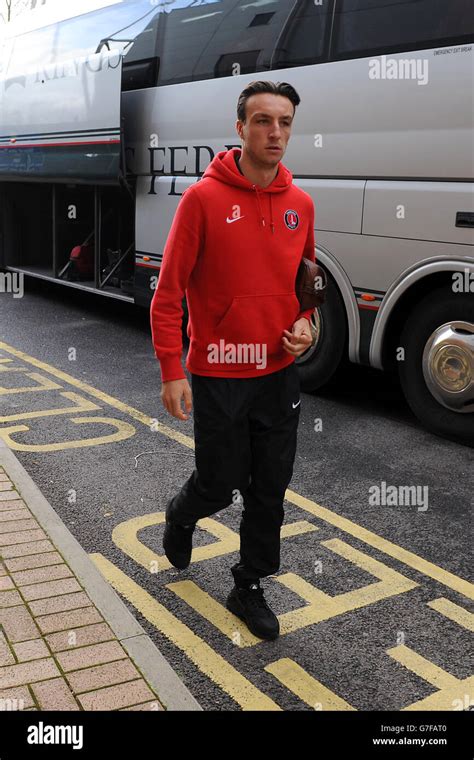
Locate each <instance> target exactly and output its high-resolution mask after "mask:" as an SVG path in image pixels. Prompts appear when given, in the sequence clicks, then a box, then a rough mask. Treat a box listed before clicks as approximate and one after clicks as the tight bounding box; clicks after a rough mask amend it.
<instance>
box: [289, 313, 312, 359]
mask: <svg viewBox="0 0 474 760" xmlns="http://www.w3.org/2000/svg"><path fill="white" fill-rule="evenodd" d="M283 332H284V333H285V335H284V336H283V338H282V343H283V348H284V349H285V351H287V353H289V354H292V355H293V356H300V355H301V354H302V353H304V352H305V351H307V349H308V348H309V346H310V345H311V343H312V341H313V338H312V335H311V328H310V325H309V321H308V320H307V319H306V317H302V318H301V319H297V320H296V322H295V323H294V325H293V328H292V332H289V331H288V330H283Z"/></svg>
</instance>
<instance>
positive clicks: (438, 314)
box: [398, 287, 474, 445]
mask: <svg viewBox="0 0 474 760" xmlns="http://www.w3.org/2000/svg"><path fill="white" fill-rule="evenodd" d="M455 323H458V324H457V325H456V324H455ZM442 325H448V326H447V327H446V328H443V330H441V329H440V328H441V326H442ZM450 325H451V327H450ZM466 326H467V329H466ZM469 326H470V327H469ZM469 333H470V335H471V336H472V337H469ZM452 336H454V337H455V342H456V340H457V339H456V336H459V338H460V339H461V341H462V343H463V344H464V345H465V346H466V348H463V349H462V353H461V356H464V357H465V366H467V367H469V353H470V350H472V348H471V349H470V348H469V343H470V344H471V346H472V341H474V299H473V296H472V294H471V293H454V292H453V291H452V290H451V289H449V288H447V287H444V288H438V289H437V290H435V291H433V292H432V293H430V294H429V295H427V296H425V298H423V299H422V301H420V303H419V304H418V305H417V306H416V307H415V308H414V309H413V311H412V312H411V314H410V315H409V317H408V319H407V321H406V323H405V325H404V328H403V330H402V333H401V336H400V346H401V347H403V349H404V351H405V353H404V360H403V361H399V366H398V372H399V377H400V383H401V386H402V389H403V393H404V395H405V398H406V400H407V402H408V405H409V406H410V408H411V410H412V411H413V413H414V414H415V415H416V417H418V419H419V420H420V422H422V423H423V425H424V426H425V427H426V428H427V429H428V430H430V431H431V432H433V433H435V434H436V435H440V436H443V437H447V438H449V439H450V440H455V441H459V442H461V443H465V444H466V443H467V444H471V445H472V444H473V443H474V433H473V431H474V414H473V412H472V411H464V412H461V411H456V410H455V407H457V408H464V409H466V408H468V409H471V408H472V409H473V410H474V399H471V403H470V404H469V402H468V396H466V395H464V394H463V393H462V392H461V391H459V392H457V393H456V394H453V393H452V392H450V391H449V389H448V391H446V390H445V389H444V388H443V387H442V385H440V384H439V383H436V377H438V376H439V377H441V374H440V373H436V372H435V373H434V374H433V369H435V368H436V367H437V366H439V364H436V363H434V362H433V358H434V357H435V356H436V357H440V356H443V354H440V351H443V352H444V356H445V357H448V354H447V352H448V350H450V349H448V348H446V349H442V345H443V340H446V344H451V345H452V343H453V341H452ZM459 356H460V354H458V358H456V356H454V357H452V358H451V359H450V361H449V366H450V367H453V366H454V367H455V368H459V367H461V366H462V364H463V362H462V361H460V359H459ZM444 366H448V364H447V362H445V364H444ZM468 371H469V370H468ZM472 372H473V360H472V358H471V360H470V373H471V380H472ZM456 376H457V371H456ZM471 393H472V386H471ZM440 394H441V395H440ZM436 395H438V396H439V395H440V398H444V400H445V401H446V402H447V403H448V404H449V408H448V407H447V406H445V405H444V404H443V403H442V402H441V401H440V400H438V398H437V397H436Z"/></svg>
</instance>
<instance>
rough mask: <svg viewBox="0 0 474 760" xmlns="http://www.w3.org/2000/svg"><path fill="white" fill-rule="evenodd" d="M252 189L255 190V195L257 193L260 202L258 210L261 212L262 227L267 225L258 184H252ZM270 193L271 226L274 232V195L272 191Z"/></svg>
mask: <svg viewBox="0 0 474 760" xmlns="http://www.w3.org/2000/svg"><path fill="white" fill-rule="evenodd" d="M252 189H253V190H255V195H256V198H257V203H258V210H259V212H260V219H261V221H262V227H265V218H264V216H263V212H262V207H261V205H260V196H259V193H258V188H257V186H256V185H252ZM269 195H270V227H271V230H272V233H274V232H275V225H274V223H273V206H272V195H271V193H269Z"/></svg>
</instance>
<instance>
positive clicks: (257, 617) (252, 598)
mask: <svg viewBox="0 0 474 760" xmlns="http://www.w3.org/2000/svg"><path fill="white" fill-rule="evenodd" d="M226 607H227V609H228V610H230V611H231V612H233V613H234V615H237V617H239V618H240V619H241V620H243V621H244V622H245V623H246V625H247V628H248V629H249V630H250V631H252V633H253V634H255V636H258V637H259V638H260V639H268V640H272V639H276V638H277V637H278V635H279V633H280V623H279V622H278V618H277V616H276V615H275V613H274V612H272V610H271V609H270V607H269V606H268V604H267V603H266V601H265V599H264V597H263V589H262V588H260V586H259V584H258V583H252V584H251V585H250V587H249V588H248V589H247V588H237V587H236V586H234V588H233V589H232V591H231V592H230V594H229V596H228V597H227V602H226Z"/></svg>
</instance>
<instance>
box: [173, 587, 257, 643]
mask: <svg viewBox="0 0 474 760" xmlns="http://www.w3.org/2000/svg"><path fill="white" fill-rule="evenodd" d="M166 588H169V589H170V591H173V592H174V593H175V594H177V596H179V597H180V599H182V600H183V601H184V602H186V604H189V606H190V607H192V608H193V610H195V611H196V612H198V613H199V614H200V615H202V617H203V618H205V619H206V620H208V621H209V622H210V623H212V624H213V625H214V626H215V627H216V628H217V629H218V630H219V631H221V633H223V634H224V635H225V636H228V638H229V639H231V641H232V642H233V643H234V644H235V645H236V646H238V647H249V646H253V645H254V644H260V643H261V641H262V639H259V638H257V636H254V635H253V633H251V632H250V631H249V629H248V628H247V626H246V625H245V623H243V622H242V621H241V620H239V618H238V617H236V616H235V615H233V614H232V612H229V610H228V609H227V608H226V607H225V606H224V605H223V604H220V603H219V602H216V600H215V599H213V598H212V596H210V595H209V594H208V593H206V591H203V590H202V589H201V588H199V586H198V585H197V583H194V581H177V582H176V583H167V584H166Z"/></svg>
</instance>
